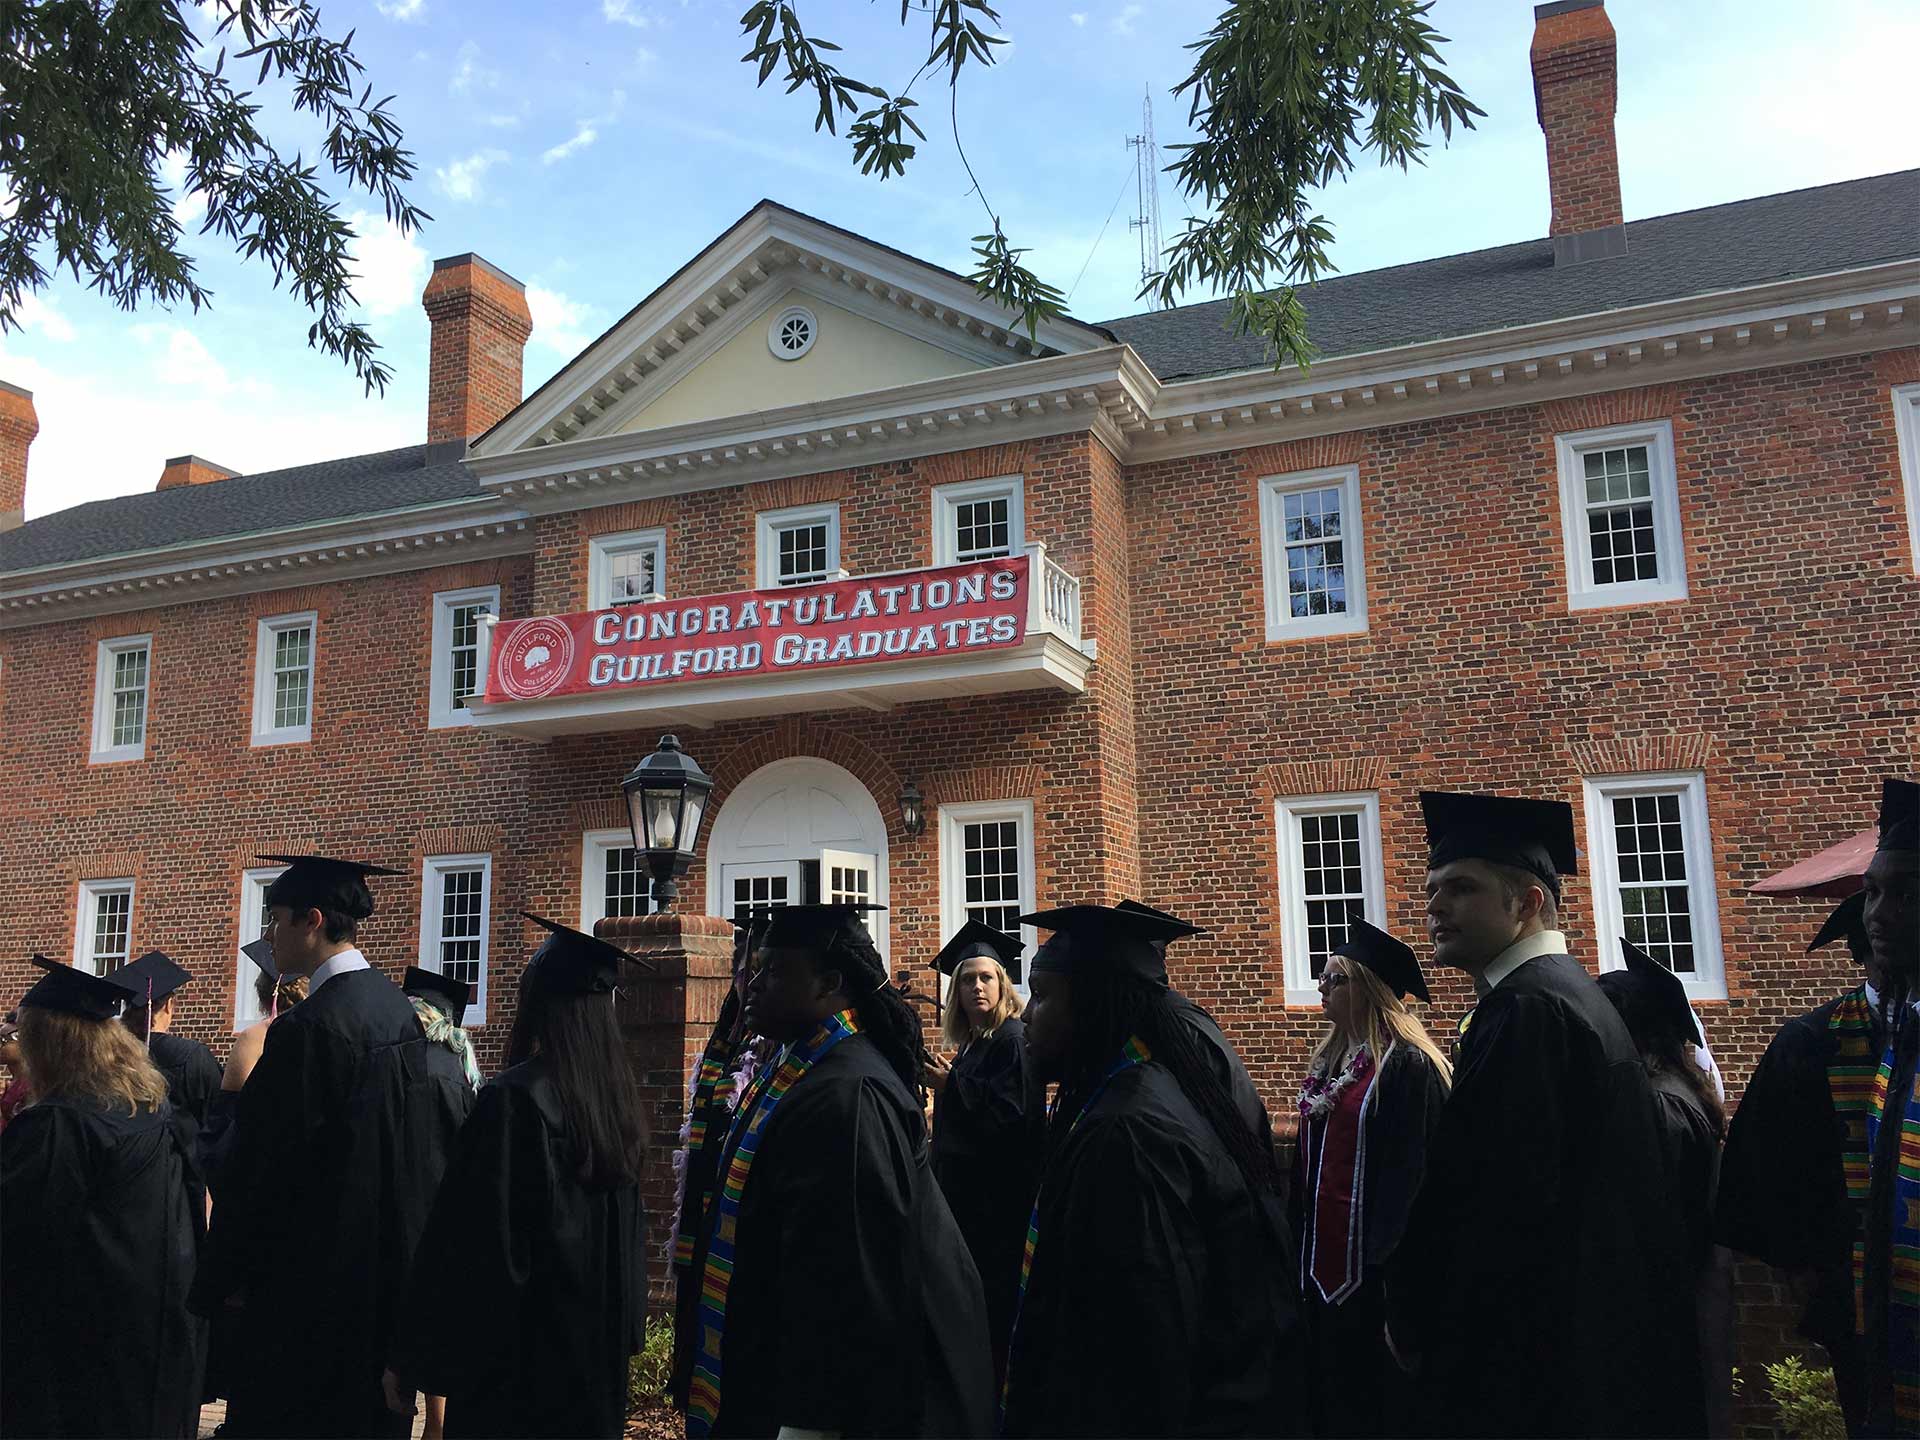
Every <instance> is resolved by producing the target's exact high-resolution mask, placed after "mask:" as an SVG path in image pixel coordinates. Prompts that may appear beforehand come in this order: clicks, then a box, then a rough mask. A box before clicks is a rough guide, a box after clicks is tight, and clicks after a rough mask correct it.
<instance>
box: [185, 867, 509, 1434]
mask: <svg viewBox="0 0 1920 1440" xmlns="http://www.w3.org/2000/svg"><path fill="white" fill-rule="evenodd" d="M262 858H263V859H267V860H270V861H273V862H275V863H278V864H285V865H286V866H287V867H288V868H287V869H286V870H285V871H284V872H283V873H282V874H281V875H280V876H279V877H278V878H277V879H275V880H274V881H273V883H272V884H271V885H270V886H269V887H268V888H267V894H266V901H267V908H268V913H269V915H270V916H271V921H270V925H269V929H268V935H269V937H270V938H271V940H272V945H273V963H274V965H275V967H276V968H277V969H278V971H279V972H280V973H281V974H282V975H305V976H308V977H310V985H309V990H308V994H307V998H306V1000H304V1001H303V1002H301V1004H300V1005H299V1006H298V1007H296V1008H295V1009H292V1010H289V1011H285V1012H283V1013H282V1014H281V1015H280V1017H279V1019H278V1020H277V1021H276V1023H275V1024H274V1025H272V1026H271V1027H270V1028H269V1029H268V1031H267V1037H266V1045H265V1049H264V1050H263V1052H262V1054H261V1056H260V1061H259V1064H257V1065H256V1066H255V1067H254V1069H253V1073H252V1074H251V1075H250V1076H249V1077H248V1079H247V1084H246V1086H245V1088H244V1089H243V1090H242V1091H241V1094H240V1113H239V1119H238V1121H237V1122H236V1125H237V1129H236V1134H235V1144H234V1150H233V1157H232V1160H231V1162H230V1164H229V1167H228V1173H227V1177H226V1184H225V1188H224V1190H223V1192H222V1194H221V1197H220V1203H219V1204H218V1205H217V1206H216V1208H215V1210H214V1219H213V1230H212V1234H211V1236H210V1237H209V1238H210V1253H209V1255H208V1256H207V1258H206V1260H205V1261H204V1262H203V1263H202V1266H201V1270H200V1274H199V1275H198V1276H197V1277H196V1279H195V1283H194V1303H195V1306H196V1308H198V1309H199V1310H200V1312H201V1313H203V1314H212V1313H215V1311H216V1310H218V1309H221V1308H224V1307H227V1306H229V1305H232V1304H235V1303H244V1304H245V1306H246V1314H247V1328H248V1332H249V1333H248V1336H247V1345H246V1350H247V1353H246V1354H245V1355H243V1356H241V1357H237V1358H236V1360H235V1373H234V1375H233V1377H232V1396H231V1400H230V1404H229V1408H228V1423H229V1425H230V1426H231V1427H232V1429H233V1431H234V1432H235V1433H237V1434H242V1435H249V1436H388V1435H391V1436H403V1435H405V1434H407V1433H408V1428H409V1425H408V1421H407V1420H406V1418H405V1417H403V1416H396V1415H394V1414H392V1413H391V1412H390V1411H389V1410H388V1409H387V1405H386V1399H385V1396H384V1394H383V1393H382V1390H381V1383H380V1381H381V1374H382V1372H383V1370H384V1369H385V1366H386V1358H387V1352H388V1348H389V1343H390V1341H391V1340H392V1329H393V1320H394V1312H395V1308H396V1306H397V1304H398V1301H399V1297H400V1293H401V1289H402V1287H403V1286H404V1285H405V1283H406V1279H407V1269H408V1266H409V1265H410V1264H411V1262H412V1259H413V1248H414V1244H415V1242H416V1241H417V1240H418V1239H419V1236H420V1232H421V1229H422V1228H423V1227H424V1225H425V1223H426V1216H427V1212H428V1210H429V1208H430V1207H431V1205H432V1202H433V1195H434V1190H435V1188H436V1187H437V1186H438V1185H439V1182H440V1175H441V1172H442V1171H443V1170H445V1168H446V1162H447V1155H448V1152H449V1149H450V1147H451V1145H452V1142H453V1137H454V1133H455V1132H456V1131H457V1130H458V1129H459V1127H460V1123H461V1122H462V1121H463V1120H464V1119H465V1118H466V1116H467V1113H468V1111H469V1110H470V1109H471V1108H472V1105H473V1092H472V1090H471V1089H469V1088H468V1087H467V1085H466V1084H465V1082H464V1080H463V1079H462V1078H461V1077H460V1076H459V1072H458V1070H457V1068H453V1067H448V1066H443V1065H441V1064H440V1063H439V1062H438V1061H437V1060H436V1059H435V1058H434V1056H433V1055H432V1054H431V1053H430V1052H429V1044H430V1042H429V1041H428V1040H427V1039H426V1038H425V1036H424V1035H422V1033H421V1029H420V1021H419V1018H418V1017H417V1016H416V1015H415V1014H414V1010H413V1006H412V1005H411V1004H409V1003H408V1000H407V997H406V996H405V995H403V994H402V993H401V991H400V987H399V986H397V985H395V984H394V983H393V982H392V981H391V980H388V979H387V978H386V977H385V976H384V975H382V974H381V973H380V972H379V971H377V970H375V969H374V968H373V967H372V966H371V965H370V964H369V963H368V961H367V958H366V956H364V955H362V954H361V953H360V949H359V946H358V945H357V944H356V943H355V942H356V939H357V935H358V929H359V924H360V922H361V921H362V920H365V919H366V918H367V917H368V916H369V915H371V914H372V913H373V895H372V893H371V891H369V889H368V888H367V883H366V881H367V877H368V876H370V875H392V874H395V873H397V872H395V871H392V870H385V869H382V868H381V867H379V866H377V865H367V864H362V863H359V862H356V861H347V860H336V859H331V858H328V857H325V856H314V855H297V856H289V855H271V856H264V857H262ZM442 1055H443V1058H444V1052H442Z"/></svg>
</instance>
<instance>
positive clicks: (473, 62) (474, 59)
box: [447, 40, 500, 95]
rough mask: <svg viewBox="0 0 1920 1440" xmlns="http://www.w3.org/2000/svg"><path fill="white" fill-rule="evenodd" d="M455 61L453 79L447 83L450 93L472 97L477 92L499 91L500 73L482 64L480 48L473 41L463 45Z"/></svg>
mask: <svg viewBox="0 0 1920 1440" xmlns="http://www.w3.org/2000/svg"><path fill="white" fill-rule="evenodd" d="M454 60H455V63H454V67H453V78H452V79H451V80H449V81H447V90H448V91H449V92H450V93H452V94H454V95H470V94H472V93H473V92H474V91H475V90H497V89H498V88H499V87H500V72H499V71H498V70H490V69H488V68H487V67H486V66H485V65H482V64H481V63H480V47H479V46H478V45H476V44H474V42H473V41H471V40H469V41H467V43H466V44H464V45H462V46H461V47H460V53H459V54H458V55H457V56H455V57H454Z"/></svg>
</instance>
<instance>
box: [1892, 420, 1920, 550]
mask: <svg viewBox="0 0 1920 1440" xmlns="http://www.w3.org/2000/svg"><path fill="white" fill-rule="evenodd" d="M1893 430H1894V434H1895V436H1896V437H1897V438H1898V439H1899V442H1900V479H1901V489H1902V490H1904V491H1905V492H1906V499H1907V543H1908V545H1909V546H1910V547H1911V549H1912V551H1913V572H1914V574H1916V575H1920V385H1896V386H1894V387H1893Z"/></svg>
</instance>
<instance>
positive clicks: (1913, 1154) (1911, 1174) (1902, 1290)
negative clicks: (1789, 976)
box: [1867, 1013, 1920, 1435]
mask: <svg viewBox="0 0 1920 1440" xmlns="http://www.w3.org/2000/svg"><path fill="white" fill-rule="evenodd" d="M1900 1019H1901V1021H1902V1023H1903V1024H1907V1025H1911V1024H1913V1023H1915V1022H1914V1019H1913V1016H1912V1015H1911V1013H1909V1014H1907V1015H1903V1016H1901V1017H1900ZM1889 1029H1890V1030H1891V1031H1892V1033H1891V1034H1889V1035H1888V1037H1887V1048H1886V1051H1885V1053H1884V1054H1883V1055H1882V1056H1881V1057H1880V1065H1879V1068H1878V1069H1877V1070H1875V1071H1874V1075H1873V1092H1872V1095H1871V1096H1870V1097H1869V1099H1868V1101H1867V1145H1868V1147H1869V1148H1868V1153H1869V1154H1872V1153H1874V1152H1875V1151H1877V1150H1878V1148H1879V1144H1880V1126H1881V1124H1882V1122H1883V1121H1884V1119H1885V1117H1886V1112H1887V1101H1888V1099H1889V1098H1890V1097H1889V1095H1888V1093H1887V1092H1888V1091H1889V1090H1890V1089H1892V1087H1893V1068H1894V1060H1895V1055H1896V1052H1897V1051H1898V1049H1899V1043H1900V1027H1899V1026H1897V1025H1896V1026H1890V1027H1889ZM1902 1099H1903V1100H1904V1104H1901V1103H1900V1102H1896V1104H1897V1105H1898V1106H1899V1109H1898V1112H1897V1113H1898V1114H1899V1117H1900V1136H1899V1145H1898V1148H1897V1149H1896V1151H1895V1153H1894V1173H1893V1176H1892V1182H1893V1183H1892V1194H1891V1195H1890V1196H1889V1197H1888V1199H1889V1200H1890V1202H1891V1203H1892V1206H1893V1215H1892V1223H1891V1230H1892V1233H1891V1234H1890V1235H1889V1236H1888V1240H1889V1242H1890V1243H1889V1247H1888V1248H1889V1252H1890V1253H1889V1257H1888V1258H1889V1260H1890V1261H1891V1267H1892V1273H1891V1274H1890V1275H1888V1277H1887V1356H1888V1361H1889V1368H1890V1369H1891V1371H1892V1377H1891V1378H1892V1381H1893V1413H1894V1419H1895V1422H1896V1425H1897V1427H1898V1433H1900V1434H1903V1435H1905V1434H1911V1433H1913V1430H1914V1427H1915V1426H1916V1425H1920V1069H1917V1070H1916V1071H1915V1072H1914V1073H1913V1074H1912V1075H1911V1076H1909V1077H1908V1081H1907V1094H1906V1095H1905V1096H1904V1097H1902Z"/></svg>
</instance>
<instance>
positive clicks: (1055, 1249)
mask: <svg viewBox="0 0 1920 1440" xmlns="http://www.w3.org/2000/svg"><path fill="white" fill-rule="evenodd" d="M1021 921H1022V923H1023V924H1029V925H1037V926H1039V927H1040V928H1042V929H1046V930H1050V931H1052V932H1053V933H1052V935H1051V936H1050V937H1049V938H1048V940H1047V942H1046V943H1045V944H1044V945H1042V946H1041V947H1040V948H1039V950H1038V951H1036V952H1035V954H1034V957H1033V964H1032V966H1031V969H1030V974H1031V977H1032V979H1031V984H1032V994H1031V997H1030V999H1029V1001H1028V1007H1027V1046H1028V1054H1029V1056H1030V1058H1031V1061H1032V1063H1033V1064H1034V1066H1035V1067H1036V1071H1037V1073H1039V1074H1040V1075H1041V1076H1042V1077H1043V1078H1046V1079H1049V1080H1054V1079H1057V1080H1058V1081H1059V1082H1060V1093H1059V1095H1058V1097H1057V1098H1056V1100H1055V1102H1054V1108H1053V1113H1052V1117H1051V1119H1050V1121H1049V1125H1048V1137H1047V1157H1046V1164H1045V1167H1044V1169H1043V1170H1042V1173H1041V1179H1040V1189H1039V1196H1038V1199H1037V1201H1036V1204H1035V1208H1034V1214H1033V1219H1032V1225H1033V1236H1032V1239H1031V1240H1030V1242H1029V1245H1030V1249H1031V1262H1030V1264H1029V1266H1028V1268H1027V1272H1026V1274H1025V1276H1024V1282H1023V1286H1022V1294H1021V1298H1020V1307H1019V1318H1018V1319H1017V1320H1016V1321H1015V1323H1014V1331H1013V1344H1012V1351H1011V1354H1010V1356H1009V1360H1008V1372H1007V1390H1006V1413H1005V1431H1004V1433H1005V1434H1007V1435H1009V1436H1016V1437H1025V1436H1055V1435H1065V1436H1078V1435H1156V1436H1157V1435H1284V1434H1289V1433H1294V1431H1295V1430H1296V1429H1297V1428H1298V1423H1297V1421H1298V1417H1297V1406H1296V1405H1295V1404H1294V1397H1296V1396H1297V1395H1298V1393H1299V1385H1300V1383H1301V1381H1300V1375H1299V1357H1298V1349H1297V1346H1298V1337H1297V1335H1296V1333H1295V1332H1296V1319H1297V1307H1296V1305H1295V1301H1294V1285H1295V1268H1294V1258H1293V1244H1292V1240H1291V1237H1290V1236H1289V1234H1288V1232H1287V1224H1286V1216H1285V1213H1284V1210H1283V1208H1282V1204H1281V1201H1280V1197H1279V1194H1278V1192H1277V1183H1276V1176H1275V1175H1274V1173H1273V1157H1272V1155H1271V1154H1270V1153H1269V1152H1268V1151H1267V1150H1266V1149H1265V1148H1264V1147H1263V1146H1261V1145H1260V1144H1259V1143H1258V1141H1257V1140H1256V1138H1255V1137H1254V1135H1253V1133H1252V1132H1251V1131H1250V1130H1249V1128H1248V1127H1247V1126H1246V1125H1245V1123H1244V1122H1243V1120H1242V1118H1241V1117H1240V1115H1239V1114H1238V1112H1237V1111H1236V1110H1235V1109H1234V1106H1233V1102H1232V1099H1231V1096H1230V1094H1229V1092H1228V1090H1227V1088H1226V1087H1225V1086H1224V1085H1222V1084H1221V1083H1220V1079H1219V1077H1218V1075H1217V1073H1216V1071H1215V1068H1214V1061H1213V1060H1212V1058H1211V1057H1210V1055H1209V1053H1208V1049H1209V1047H1208V1046H1207V1044H1206V1042H1205V1041H1204V1040H1202V1039H1201V1038H1200V1036H1199V1034H1198V1033H1197V1032H1196V1031H1195V1029H1194V1028H1193V1026H1192V1025H1191V1024H1190V1023H1189V1022H1188V1021H1187V1020H1186V1019H1185V1017H1184V1016H1183V1015H1182V1014H1181V1012H1180V1010H1179V1008H1178V1007H1177V1006H1176V1004H1175V1003H1174V999H1173V996H1172V994H1171V992H1170V991H1169V990H1168V988H1167V971H1166V962H1165V957H1164V955H1163V954H1162V951H1161V948H1160V947H1159V946H1158V945H1156V943H1155V942H1156V941H1159V942H1162V943H1164V942H1165V941H1167V940H1169V939H1172V938H1174V937H1175V935H1176V934H1177V930H1176V929H1174V928H1170V926H1169V923H1168V922H1167V921H1164V920H1159V919H1156V918H1155V917H1153V916H1150V915H1144V914H1140V913H1138V912H1132V913H1129V912H1123V911H1119V910H1115V909H1111V908H1109V907H1106V906H1102V905H1076V906H1072V907H1070V908H1067V909H1064V910H1056V911H1051V912H1047V913H1044V914H1039V915H1026V916H1022V917H1021Z"/></svg>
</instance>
